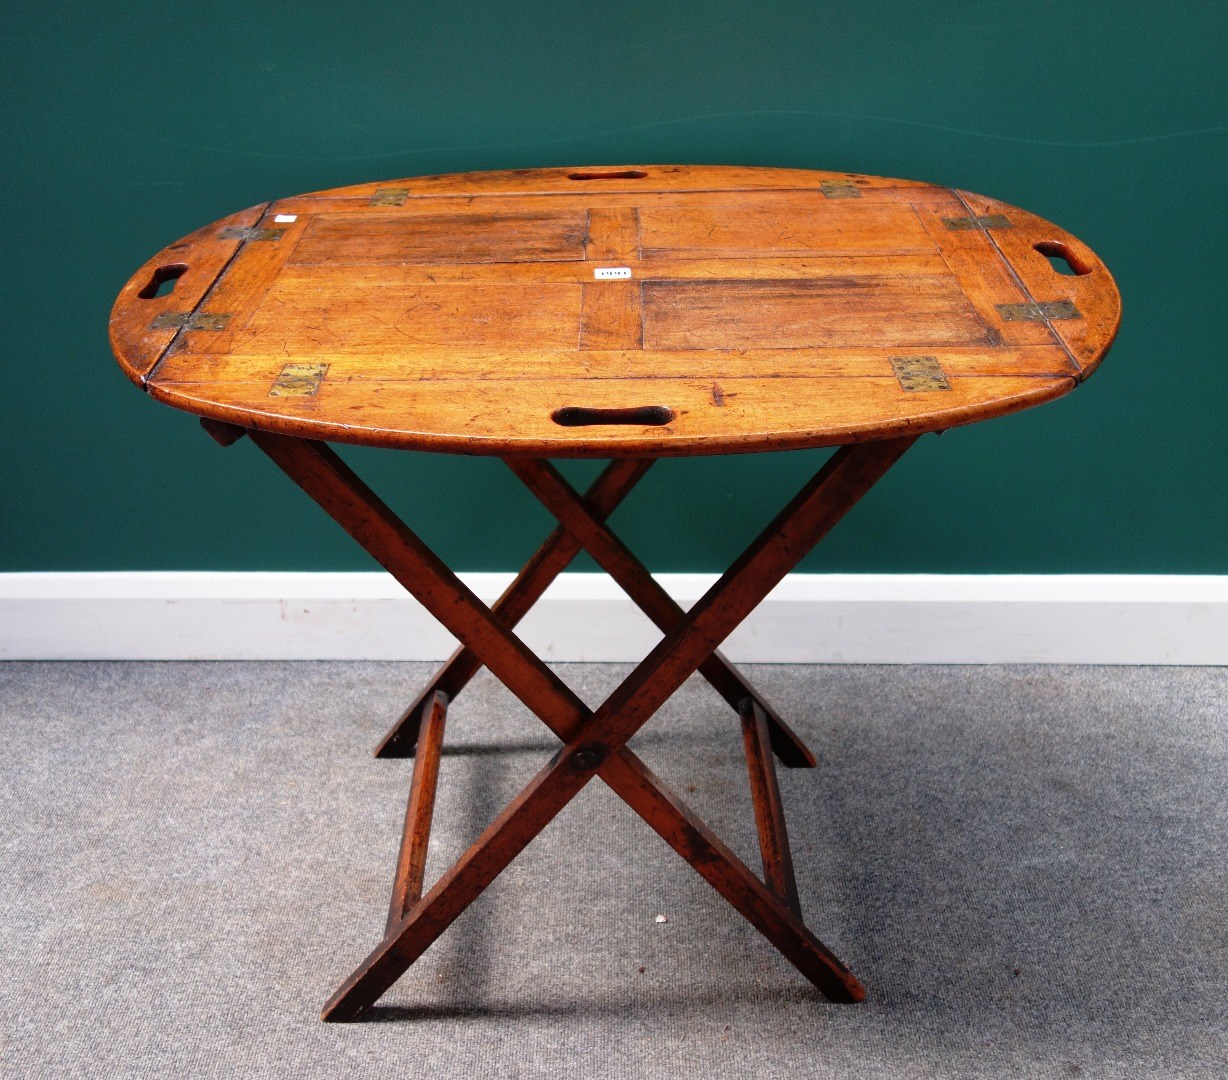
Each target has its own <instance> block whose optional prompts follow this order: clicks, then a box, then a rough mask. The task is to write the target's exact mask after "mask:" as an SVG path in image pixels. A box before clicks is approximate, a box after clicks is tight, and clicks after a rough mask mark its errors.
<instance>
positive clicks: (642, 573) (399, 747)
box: [375, 459, 815, 768]
mask: <svg viewBox="0 0 1228 1080" xmlns="http://www.w3.org/2000/svg"><path fill="white" fill-rule="evenodd" d="M508 464H509V465H510V466H511V468H512V470H513V471H514V472H516V473H517V475H518V476H520V478H521V480H522V481H523V482H524V483H525V485H526V486H527V487H528V488H529V489H530V491H532V492H533V493H534V494H535V495H537V497H538V498H539V499H541V500H542V501H543V502H544V503H545V504H546V507H547V509H549V510H551V512H552V513H554V514H555V516H556V517H558V518H559V520H560V526H559V528H557V529H555V531H554V532H553V533H551V535H550V536H549V537H548V538H547V539H546V541H545V543H544V544H543V545H542V546H541V548H539V549H538V551H537V553H536V554H535V555H534V556H533V558H532V559H531V560H530V561H529V562H528V563H527V564H526V566H525V568H524V569H523V570H521V572H520V574H518V575H517V577H516V580H515V581H513V582H512V584H511V585H510V586H509V587H508V589H507V590H506V591H505V592H504V594H503V596H501V597H500V598H499V600H498V601H497V602H496V603H495V605H494V607H493V610H494V612H495V613H496V614H497V615H499V616H501V617H503V618H504V619H505V621H507V624H508V625H509V626H515V625H516V623H518V622H519V621H520V620H521V619H522V618H523V617H524V616H525V614H526V613H527V612H528V611H529V609H530V608H531V607H532V605H533V604H534V603H536V601H537V600H538V599H539V598H540V596H541V595H542V593H544V592H545V590H546V588H547V586H548V585H549V584H550V582H551V581H553V580H554V578H555V577H557V576H558V574H560V573H561V572H562V570H563V569H564V568H565V567H566V566H567V565H568V564H569V563H570V562H571V560H572V559H574V558H575V556H576V555H577V554H578V552H579V551H580V549H581V545H583V546H584V547H585V548H586V549H588V551H589V553H590V554H592V555H593V556H594V557H595V558H596V559H597V562H598V564H599V565H601V566H602V568H603V569H605V570H607V572H609V573H610V574H611V576H612V577H613V578H614V579H615V580H616V581H617V582H618V584H619V585H620V586H621V587H622V588H623V590H624V591H625V592H626V593H627V595H628V596H630V597H631V599H632V600H633V601H634V602H635V603H636V604H637V605H638V606H639V607H640V608H641V610H643V611H644V612H645V613H646V614H647V615H648V617H649V618H650V619H652V620H653V621H654V622H655V623H656V624H657V626H658V627H659V628H660V629H661V630H668V629H669V628H670V627H671V626H673V625H674V624H675V623H676V622H677V621H678V620H679V619H680V618H681V617H682V614H683V613H682V609H681V608H680V607H679V606H678V605H677V604H676V603H675V602H674V600H673V599H672V598H671V597H670V596H669V594H668V593H666V592H665V590H664V589H662V588H661V587H660V586H659V585H658V584H657V583H656V581H655V580H654V579H653V577H652V575H651V573H649V572H648V570H647V569H646V568H645V567H644V566H643V565H642V564H641V563H640V562H639V561H638V560H637V559H636V558H635V556H634V555H632V554H631V552H630V551H628V550H627V549H626V547H625V546H624V545H623V544H622V542H621V541H619V540H618V539H617V538H616V537H615V536H614V535H613V533H611V532H609V530H608V529H607V528H606V527H605V526H604V525H603V524H602V522H603V521H604V519H605V518H606V517H608V516H609V515H610V514H611V513H612V512H613V510H614V508H615V507H616V506H617V505H618V503H620V502H621V501H622V499H623V498H624V497H625V496H626V495H627V494H628V493H629V492H630V491H631V489H632V488H633V487H634V486H635V484H637V483H638V482H639V480H640V478H641V477H642V476H643V475H644V473H645V472H646V471H647V469H648V465H649V464H650V462H648V461H638V460H633V461H624V462H618V461H616V462H613V463H612V464H611V465H610V466H608V467H607V468H606V470H605V471H604V472H603V473H602V475H601V476H600V477H598V479H597V481H596V482H595V483H594V485H593V487H592V488H590V490H589V492H588V493H587V494H586V495H584V496H581V495H580V494H579V493H577V492H576V491H575V489H573V488H572V487H571V485H570V484H568V483H567V481H566V480H564V479H563V477H562V476H561V475H559V473H558V472H557V471H556V470H555V469H554V468H553V467H552V466H551V465H550V464H549V463H548V462H545V461H538V460H533V459H524V460H515V459H509V460H508ZM539 472H540V474H541V482H535V481H536V480H537V477H538V476H539ZM542 483H545V484H547V485H550V486H552V490H553V491H557V492H558V493H559V494H558V497H557V498H555V499H553V500H550V501H548V500H547V497H546V496H545V495H544V493H543V491H542V490H540V489H541V484H542ZM560 500H561V502H560ZM559 505H561V506H563V507H564V509H563V510H562V512H561V513H560V512H559V511H558V510H556V509H555V506H559ZM568 519H570V521H569V520H568ZM589 527H592V528H595V529H597V530H599V532H598V533H597V537H598V538H597V539H596V540H595V541H594V540H593V539H592V534H591V533H589V532H588V531H587V530H588V528H589ZM611 550H613V551H614V552H615V554H614V555H612V556H611V555H609V552H610V551H611ZM480 667H481V664H480V662H479V661H478V660H477V658H476V657H475V656H474V655H473V653H472V652H470V651H469V650H468V649H466V648H464V646H462V647H461V648H459V649H458V650H457V651H456V652H455V653H453V654H452V656H451V658H450V659H449V660H448V661H447V662H446V663H445V664H444V666H443V667H442V668H440V670H439V671H438V672H436V673H435V675H434V676H433V677H432V678H431V680H430V682H428V683H427V685H426V688H425V689H424V690H423V691H422V693H421V694H420V695H419V696H418V698H417V700H415V701H414V703H413V704H412V705H411V706H410V707H409V708H408V709H407V710H406V711H405V713H404V714H403V715H402V716H401V718H400V719H399V720H398V721H397V722H396V724H394V725H393V727H392V730H391V731H390V732H389V733H388V734H387V735H385V736H384V739H383V740H382V741H381V743H380V744H379V746H378V747H376V750H375V756H376V757H401V756H405V755H408V754H412V753H413V745H414V741H415V740H416V738H417V730H418V724H419V722H420V718H421V716H422V715H423V713H422V708H423V705H424V704H425V702H426V701H427V700H429V698H430V695H431V694H432V693H434V691H435V690H443V691H444V692H445V693H447V694H448V695H449V698H455V697H456V695H457V694H458V693H460V691H461V689H462V688H463V687H464V686H465V684H466V683H467V682H468V681H469V680H470V679H471V678H472V677H473V676H474V674H476V672H477V671H478V669H479V668H480ZM700 673H701V674H702V675H703V676H704V677H705V678H706V679H707V680H708V681H709V682H710V683H711V684H712V685H713V686H714V687H716V689H717V692H718V693H720V694H721V696H722V697H724V698H725V700H726V701H727V702H729V704H730V705H731V706H732V707H733V708H734V709H737V708H738V704H739V702H741V701H742V700H743V699H744V698H746V697H752V698H754V699H755V700H756V701H758V702H759V705H760V708H762V709H763V711H764V714H765V715H766V716H767V722H768V727H769V730H770V732H771V738H772V749H773V751H774V752H775V753H776V755H777V756H778V757H779V758H780V760H781V764H783V765H785V766H786V767H788V768H814V766H815V757H814V754H813V753H811V751H810V748H809V747H808V746H806V744H805V743H804V742H803V741H802V740H801V738H800V736H798V735H797V733H796V732H794V731H793V729H792V728H790V727H789V725H788V724H786V723H785V721H784V720H783V719H782V718H781V717H780V716H779V715H778V714H777V712H776V710H775V709H773V708H772V707H771V706H770V705H769V704H767V703H766V702H765V701H763V700H762V699H761V698H760V697H759V695H758V693H757V692H756V690H755V688H754V687H753V686H752V685H751V684H750V682H749V681H748V680H747V679H746V677H745V676H743V675H742V674H741V672H739V671H738V670H737V668H735V667H734V666H733V665H732V664H731V663H730V662H729V661H728V660H726V659H725V657H724V656H722V655H721V654H720V653H719V652H718V653H715V654H713V656H712V657H710V658H709V659H708V660H706V661H704V663H703V664H702V665H701V666H700Z"/></svg>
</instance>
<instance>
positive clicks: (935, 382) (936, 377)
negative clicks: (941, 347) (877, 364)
mask: <svg viewBox="0 0 1228 1080" xmlns="http://www.w3.org/2000/svg"><path fill="white" fill-rule="evenodd" d="M891 369H892V370H893V371H894V372H895V377H896V378H897V379H899V380H900V386H901V387H902V388H903V389H904V390H950V389H951V384H950V383H949V382H947V376H946V373H945V372H944V371H943V370H942V365H940V364H939V363H938V357H936V356H893V357H892V358H891Z"/></svg>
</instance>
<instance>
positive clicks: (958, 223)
mask: <svg viewBox="0 0 1228 1080" xmlns="http://www.w3.org/2000/svg"><path fill="white" fill-rule="evenodd" d="M942 223H943V224H944V225H945V226H946V227H947V228H948V229H1010V228H1014V226H1013V225H1012V224H1011V220H1010V218H1008V217H1004V216H1003V215H1001V214H980V215H978V216H977V217H944V218H943V219H942Z"/></svg>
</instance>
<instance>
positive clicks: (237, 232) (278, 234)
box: [217, 225, 286, 240]
mask: <svg viewBox="0 0 1228 1080" xmlns="http://www.w3.org/2000/svg"><path fill="white" fill-rule="evenodd" d="M285 232H286V230H285V229H258V228H256V226H255V225H252V226H251V227H250V228H244V227H243V226H241V225H228V226H227V227H226V228H224V229H223V230H222V231H221V232H220V233H218V234H217V235H218V239H220V240H280V239H281V238H282V237H283V236H284V235H285Z"/></svg>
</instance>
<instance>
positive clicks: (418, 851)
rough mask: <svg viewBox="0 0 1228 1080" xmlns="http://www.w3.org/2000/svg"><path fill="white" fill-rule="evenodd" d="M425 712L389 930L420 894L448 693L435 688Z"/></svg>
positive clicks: (393, 892) (398, 860) (390, 912)
mask: <svg viewBox="0 0 1228 1080" xmlns="http://www.w3.org/2000/svg"><path fill="white" fill-rule="evenodd" d="M422 711H423V712H424V713H425V714H426V715H425V718H424V720H423V723H422V733H421V735H420V737H419V744H420V745H419V747H418V753H417V754H416V755H415V756H414V774H413V777H412V779H411V780H410V783H409V799H408V801H407V802H406V804H405V831H404V832H403V833H402V834H401V850H400V853H399V854H398V855H397V872H396V877H395V878H394V879H393V882H392V902H391V903H390V904H389V905H388V922H387V926H386V929H387V930H391V929H392V928H393V927H394V926H396V924H397V923H399V922H400V921H401V920H402V919H403V918H405V913H406V912H407V911H409V909H410V908H412V907H413V906H414V904H416V903H417V902H418V901H419V899H421V897H422V880H423V876H424V874H425V873H426V852H427V847H428V846H429V844H430V839H431V817H432V815H433V814H434V812H435V786H436V784H437V783H438V780H439V755H440V752H441V751H442V749H443V726H444V722H445V720H446V719H447V715H448V695H447V694H445V693H444V692H443V691H442V690H436V691H435V693H433V694H432V695H431V700H430V701H428V702H427V703H426V704H425V705H423V707H422Z"/></svg>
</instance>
